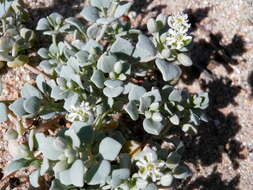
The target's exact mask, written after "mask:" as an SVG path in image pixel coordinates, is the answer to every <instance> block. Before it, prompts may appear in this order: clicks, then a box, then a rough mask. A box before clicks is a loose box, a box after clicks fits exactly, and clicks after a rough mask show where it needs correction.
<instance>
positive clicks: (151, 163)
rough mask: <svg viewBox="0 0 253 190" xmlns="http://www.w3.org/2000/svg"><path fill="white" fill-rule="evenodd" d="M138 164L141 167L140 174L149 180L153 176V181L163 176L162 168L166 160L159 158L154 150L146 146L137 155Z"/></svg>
mask: <svg viewBox="0 0 253 190" xmlns="http://www.w3.org/2000/svg"><path fill="white" fill-rule="evenodd" d="M135 159H136V160H138V161H137V162H136V166H137V167H138V168H139V171H138V175H139V176H140V177H141V178H142V179H144V180H147V179H148V178H151V180H152V181H153V182H156V181H157V180H159V179H160V178H161V176H162V173H161V172H160V169H161V168H162V167H163V166H164V162H163V161H160V160H158V158H157V154H156V152H155V151H154V150H152V149H151V148H149V147H146V148H145V149H144V150H143V151H142V152H140V153H139V154H137V155H136V157H135Z"/></svg>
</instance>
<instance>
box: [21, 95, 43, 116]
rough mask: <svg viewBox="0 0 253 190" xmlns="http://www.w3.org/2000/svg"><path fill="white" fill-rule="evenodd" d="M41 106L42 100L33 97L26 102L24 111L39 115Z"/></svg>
mask: <svg viewBox="0 0 253 190" xmlns="http://www.w3.org/2000/svg"><path fill="white" fill-rule="evenodd" d="M40 105H41V100H40V99H39V98H37V97H36V96H32V97H30V98H28V99H26V100H25V101H24V104H23V106H24V109H25V111H26V112H27V113H32V114H36V113H38V111H39V109H40Z"/></svg>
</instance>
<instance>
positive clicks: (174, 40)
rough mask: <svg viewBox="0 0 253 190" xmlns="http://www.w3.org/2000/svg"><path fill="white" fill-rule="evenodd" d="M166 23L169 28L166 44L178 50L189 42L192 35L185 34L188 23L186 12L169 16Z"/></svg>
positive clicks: (188, 26)
mask: <svg viewBox="0 0 253 190" xmlns="http://www.w3.org/2000/svg"><path fill="white" fill-rule="evenodd" d="M168 25H169V27H170V29H169V31H168V33H167V38H166V44H167V45H168V46H170V48H171V49H177V50H180V49H182V48H183V47H184V46H186V45H188V44H189V43H190V42H191V40H192V37H191V36H189V35H187V32H188V30H189V28H190V24H189V23H188V16H187V15H186V14H176V15H173V16H169V17H168Z"/></svg>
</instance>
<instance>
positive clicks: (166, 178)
mask: <svg viewBox="0 0 253 190" xmlns="http://www.w3.org/2000/svg"><path fill="white" fill-rule="evenodd" d="M160 181H161V185H162V186H171V184H172V182H173V176H172V175H170V174H166V175H163V176H162V177H161V179H160Z"/></svg>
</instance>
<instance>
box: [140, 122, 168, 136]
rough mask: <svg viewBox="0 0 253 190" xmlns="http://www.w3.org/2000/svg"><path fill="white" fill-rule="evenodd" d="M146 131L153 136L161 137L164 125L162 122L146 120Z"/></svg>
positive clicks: (144, 124) (144, 125)
mask: <svg viewBox="0 0 253 190" xmlns="http://www.w3.org/2000/svg"><path fill="white" fill-rule="evenodd" d="M143 127H144V130H145V131H146V132H147V133H149V134H152V135H159V134H160V132H161V131H162V129H163V128H164V125H163V124H162V123H161V122H157V121H153V120H151V119H145V120H144V121H143Z"/></svg>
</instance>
